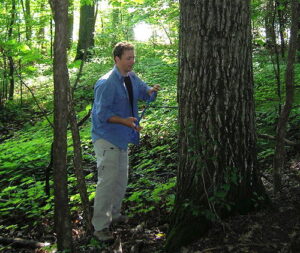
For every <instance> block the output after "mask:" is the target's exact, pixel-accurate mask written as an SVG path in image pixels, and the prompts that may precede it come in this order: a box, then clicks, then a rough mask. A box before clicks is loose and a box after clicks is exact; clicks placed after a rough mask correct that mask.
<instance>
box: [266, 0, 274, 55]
mask: <svg viewBox="0 0 300 253" xmlns="http://www.w3.org/2000/svg"><path fill="white" fill-rule="evenodd" d="M264 20H265V30H266V45H267V48H268V49H271V48H273V47H274V46H275V43H276V34H275V7H274V0H267V3H266V11H265V17H264Z"/></svg>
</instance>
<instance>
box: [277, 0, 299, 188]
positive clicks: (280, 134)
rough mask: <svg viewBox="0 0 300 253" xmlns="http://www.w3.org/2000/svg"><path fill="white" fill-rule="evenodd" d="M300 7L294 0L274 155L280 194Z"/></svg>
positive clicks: (291, 99)
mask: <svg viewBox="0 0 300 253" xmlns="http://www.w3.org/2000/svg"><path fill="white" fill-rule="evenodd" d="M299 6H300V3H299V1H298V0H292V8H291V10H292V25H291V35H290V43H289V51H288V59H287V67H286V73H285V87H286V92H285V93H286V94H285V104H284V106H283V109H282V111H281V112H280V115H279V119H278V123H277V132H276V146H275V155H274V164H273V166H274V168H273V177H274V192H275V193H276V192H278V191H279V190H280V187H281V171H282V170H283V169H284V167H285V141H284V139H285V136H286V129H287V122H288V120H289V115H290V113H291V110H292V106H293V100H294V81H295V80H294V76H295V74H294V63H295V60H296V52H297V47H298V32H299V27H298V24H299V14H300V12H299V9H300V8H299Z"/></svg>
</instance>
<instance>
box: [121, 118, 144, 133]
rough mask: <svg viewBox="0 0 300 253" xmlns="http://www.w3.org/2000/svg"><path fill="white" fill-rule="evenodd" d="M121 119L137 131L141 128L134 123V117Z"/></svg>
mask: <svg viewBox="0 0 300 253" xmlns="http://www.w3.org/2000/svg"><path fill="white" fill-rule="evenodd" d="M123 121H124V123H123V124H124V125H125V126H127V127H130V128H133V129H134V130H136V131H138V132H139V131H141V130H142V127H140V126H139V125H137V124H136V122H137V119H136V118H134V117H128V118H125V119H124V120H123Z"/></svg>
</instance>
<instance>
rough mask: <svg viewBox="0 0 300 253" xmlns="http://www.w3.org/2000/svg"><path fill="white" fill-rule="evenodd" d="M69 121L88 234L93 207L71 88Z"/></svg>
mask: <svg viewBox="0 0 300 253" xmlns="http://www.w3.org/2000/svg"><path fill="white" fill-rule="evenodd" d="M68 103H69V122H70V127H71V131H72V139H73V149H74V160H73V164H74V172H75V175H76V179H77V189H78V191H79V195H80V198H81V203H82V209H83V218H84V223H85V227H86V232H87V234H88V235H91V234H92V231H93V227H92V223H91V221H92V214H91V208H90V204H89V198H88V193H87V187H86V183H85V177H84V173H83V169H82V151H81V141H80V134H79V128H78V124H77V117H76V111H75V106H74V103H73V98H72V92H71V90H69V101H68Z"/></svg>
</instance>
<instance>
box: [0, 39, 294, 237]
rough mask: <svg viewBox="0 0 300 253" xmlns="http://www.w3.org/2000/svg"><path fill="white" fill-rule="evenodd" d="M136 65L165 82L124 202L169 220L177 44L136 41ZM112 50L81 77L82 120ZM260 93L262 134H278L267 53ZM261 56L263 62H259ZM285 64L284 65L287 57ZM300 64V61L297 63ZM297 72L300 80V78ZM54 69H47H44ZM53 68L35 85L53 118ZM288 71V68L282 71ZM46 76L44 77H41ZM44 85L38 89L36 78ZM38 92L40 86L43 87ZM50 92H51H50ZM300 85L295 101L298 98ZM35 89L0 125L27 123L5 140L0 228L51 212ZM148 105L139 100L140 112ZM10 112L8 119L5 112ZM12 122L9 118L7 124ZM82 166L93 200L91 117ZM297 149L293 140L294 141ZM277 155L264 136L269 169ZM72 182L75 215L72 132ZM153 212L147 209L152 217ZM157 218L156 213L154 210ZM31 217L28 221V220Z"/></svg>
mask: <svg viewBox="0 0 300 253" xmlns="http://www.w3.org/2000/svg"><path fill="white" fill-rule="evenodd" d="M136 49H137V61H136V65H135V71H136V72H137V73H138V75H139V76H141V78H142V79H143V80H145V81H146V82H147V83H148V84H149V85H150V86H151V85H154V84H160V85H161V91H160V92H159V95H158V97H157V100H156V101H155V102H152V103H151V105H150V108H149V109H148V110H147V112H146V114H145V117H144V119H142V121H141V126H142V127H143V130H142V132H141V140H140V145H139V146H130V172H129V185H128V190H127V194H126V199H125V202H124V207H125V210H126V212H127V214H128V215H130V216H139V215H144V214H147V215H153V217H156V219H161V220H162V221H164V220H165V219H166V218H167V217H168V216H169V214H170V213H171V211H172V207H173V203H174V198H175V182H176V169H177V164H178V157H177V138H178V136H177V130H178V125H177V116H178V109H177V106H178V105H177V94H176V86H177V85H176V83H177V57H176V49H175V48H174V47H173V46H171V47H170V46H155V47H154V46H153V45H150V44H149V45H147V44H137V45H136ZM109 59H110V58H108V56H103V57H99V56H97V57H94V58H93V59H92V60H90V61H89V62H88V63H86V64H85V66H84V71H83V74H82V77H81V81H80V82H79V83H78V86H77V89H76V91H75V105H76V110H77V114H78V115H77V116H78V119H79V120H80V119H82V118H83V117H84V116H86V115H87V113H88V111H89V109H90V108H91V103H92V98H93V86H94V83H95V82H96V80H97V79H98V78H99V77H100V76H101V75H103V74H104V73H106V72H107V71H108V70H109V69H110V68H111V67H112V66H113V64H112V62H111V61H110V60H109ZM254 60H255V63H254V74H255V91H256V92H255V99H256V111H257V121H256V122H257V131H258V133H259V134H269V135H273V136H274V134H275V129H276V121H277V118H278V112H277V110H278V99H276V85H275V79H274V77H273V76H272V66H271V65H270V63H269V61H268V59H267V57H266V56H264V55H258V56H256V57H255V58H254ZM256 62H257V63H256ZM79 64H80V62H76V63H71V64H70V73H71V79H72V83H74V80H75V79H76V73H77V71H78V67H79ZM282 66H284V64H282ZM297 68H298V69H299V66H298V65H297ZM299 72H300V71H296V80H297V82H298V81H299V80H300V78H299V77H300V76H299ZM45 73H48V74H49V76H44V77H42V75H45ZM50 74H51V71H46V70H45V71H43V72H42V73H40V75H41V76H39V77H36V78H35V79H34V80H35V82H33V81H32V80H27V81H28V82H29V83H34V85H33V87H34V91H35V92H36V93H35V95H36V98H37V100H38V101H39V102H40V103H41V107H42V108H43V109H44V110H45V112H46V113H47V116H48V118H49V120H50V121H52V120H53V119H52V111H53V108H52V106H53V105H52V103H53V101H52V95H50V94H52V90H51V89H52V88H51V85H48V82H49V80H50V79H51V76H50ZM282 75H283V73H282ZM37 80H40V81H37ZM39 82H40V85H41V86H43V88H41V89H39V87H38V83H39ZM39 92H40V93H39ZM46 94H47V95H46ZM299 100H300V97H299V89H298V90H296V94H295V105H297V104H299ZM34 103H35V102H34V101H33V100H32V98H31V97H30V95H29V94H24V96H23V102H22V105H21V104H20V100H18V99H16V101H15V103H14V102H9V103H8V104H7V105H6V106H7V107H6V110H2V111H1V112H0V113H1V115H0V116H1V117H2V118H1V120H2V121H1V122H3V123H1V125H0V127H7V126H8V125H9V124H11V125H13V124H14V121H13V119H15V122H17V123H18V124H19V123H21V126H22V127H21V129H17V128H10V129H11V130H10V134H11V135H12V137H11V138H9V139H7V140H5V141H4V142H2V143H1V145H0V213H1V224H0V232H3V233H6V232H8V231H15V232H17V231H20V230H22V231H30V230H32V229H33V228H37V227H39V226H40V225H41V224H44V223H43V221H44V220H45V219H46V220H47V219H49V220H51V219H53V208H54V206H53V180H52V177H51V178H50V186H51V191H50V193H51V195H50V197H48V196H47V195H46V194H45V169H46V168H47V166H48V164H49V162H50V146H51V143H52V139H53V130H52V128H51V127H50V125H49V123H48V122H47V121H46V120H45V118H44V116H43V114H42V113H40V112H39V109H38V108H37V106H36V104H34ZM144 105H145V104H144V103H141V104H140V112H141V110H142V109H143V106H144ZM299 115H300V108H299V107H297V106H295V108H293V111H292V113H291V120H290V122H289V124H288V136H287V137H288V138H289V139H290V140H292V141H296V140H299V138H300V136H299V132H300V131H299V125H300V117H299ZM6 118H7V119H8V121H7V122H5V119H6ZM8 122H9V123H8ZM80 134H81V141H82V152H83V168H84V173H85V176H86V182H87V186H88V194H89V198H90V203H91V205H92V203H93V198H94V194H95V187H96V179H97V175H96V161H95V157H94V151H93V145H92V143H91V139H90V121H89V120H88V121H87V122H86V123H85V124H84V125H83V126H82V127H81V129H80ZM288 152H289V153H293V152H295V150H293V147H288ZM273 154H274V141H272V140H267V139H262V138H258V158H259V160H260V162H261V163H262V164H263V165H266V166H265V167H264V168H263V169H267V168H270V165H271V162H272V157H273ZM68 182H69V196H70V206H71V211H72V214H77V213H80V212H81V207H80V197H79V194H78V191H77V190H76V178H75V176H74V173H73V169H72V140H71V135H70V133H68ZM147 217H148V216H147ZM150 217H151V216H150ZM25 221H26V222H25ZM45 229H46V230H47V229H48V230H49V229H52V228H46V227H45Z"/></svg>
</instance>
